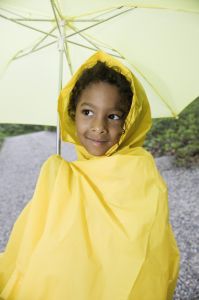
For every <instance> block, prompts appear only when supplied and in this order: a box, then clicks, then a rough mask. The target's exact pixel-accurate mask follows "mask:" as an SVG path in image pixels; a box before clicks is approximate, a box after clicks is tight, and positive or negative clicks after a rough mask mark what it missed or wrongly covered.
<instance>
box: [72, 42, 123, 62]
mask: <svg viewBox="0 0 199 300" xmlns="http://www.w3.org/2000/svg"><path fill="white" fill-rule="evenodd" d="M67 42H68V43H69V44H74V45H77V46H79V47H83V48H86V49H89V50H92V51H96V49H95V48H91V47H89V46H85V45H82V44H79V43H76V42H72V41H69V40H67ZM112 50H113V51H115V50H114V49H112ZM116 52H117V51H116ZM106 53H107V54H109V55H112V56H114V57H117V58H121V59H124V57H122V56H120V55H115V54H112V53H109V52H106Z"/></svg>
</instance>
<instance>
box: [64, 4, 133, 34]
mask: <svg viewBox="0 0 199 300" xmlns="http://www.w3.org/2000/svg"><path fill="white" fill-rule="evenodd" d="M135 8H136V7H133V8H130V9H127V10H125V11H122V12H120V13H119V14H116V15H114V16H111V17H109V18H107V19H105V20H102V21H100V22H98V23H97V24H93V25H91V26H88V27H85V28H83V29H80V30H79V31H77V32H76V33H72V34H69V35H66V36H65V38H68V37H71V36H74V35H76V34H79V33H80V32H83V31H85V30H87V29H90V28H93V27H95V26H97V25H99V24H102V23H104V22H107V21H109V20H111V19H113V18H116V17H118V16H120V15H122V14H124V13H127V12H129V11H131V10H133V9H135Z"/></svg>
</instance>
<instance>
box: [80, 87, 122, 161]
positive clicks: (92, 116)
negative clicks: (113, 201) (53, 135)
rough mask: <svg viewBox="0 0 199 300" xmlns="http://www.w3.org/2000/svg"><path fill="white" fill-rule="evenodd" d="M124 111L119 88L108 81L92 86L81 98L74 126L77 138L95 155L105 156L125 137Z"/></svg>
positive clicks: (85, 90) (83, 92)
mask: <svg viewBox="0 0 199 300" xmlns="http://www.w3.org/2000/svg"><path fill="white" fill-rule="evenodd" d="M124 121H125V109H124V108H123V107H122V101H121V96H120V94H119V91H118V88H117V86H115V85H111V84H109V83H106V82H97V83H91V84H90V85H88V86H87V87H86V88H85V89H84V90H83V91H82V93H81V95H80V98H79V99H78V103H77V107H76V113H75V124H76V131H77V137H78V139H79V141H80V143H81V144H82V145H83V146H84V147H85V148H86V150H87V151H88V152H89V153H90V154H92V155H95V156H100V155H104V154H105V153H106V151H107V150H108V149H109V148H111V147H112V146H113V145H115V144H116V143H117V142H118V141H119V139H120V136H121V134H122V129H123V125H124Z"/></svg>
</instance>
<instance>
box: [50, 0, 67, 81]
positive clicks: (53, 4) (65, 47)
mask: <svg viewBox="0 0 199 300" xmlns="http://www.w3.org/2000/svg"><path fill="white" fill-rule="evenodd" d="M50 2H51V6H52V10H53V13H54V16H55V20H56V23H57V27H58V30H59V34H60V38H61V39H62V38H63V36H62V33H61V29H60V23H59V20H58V18H57V14H56V11H57V13H58V14H59V16H60V13H59V11H58V9H57V7H56V5H55V2H54V1H53V0H51V1H50ZM54 6H55V7H54ZM55 9H56V11H55ZM61 20H62V19H61ZM62 21H64V20H62ZM64 22H65V21H64ZM63 41H64V54H65V56H66V60H67V62H68V65H69V69H70V73H71V75H72V74H73V70H72V64H71V60H70V54H69V48H68V44H67V41H65V39H64V40H63Z"/></svg>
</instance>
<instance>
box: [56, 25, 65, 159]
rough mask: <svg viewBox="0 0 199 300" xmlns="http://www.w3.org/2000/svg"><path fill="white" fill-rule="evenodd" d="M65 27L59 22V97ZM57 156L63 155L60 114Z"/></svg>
mask: <svg viewBox="0 0 199 300" xmlns="http://www.w3.org/2000/svg"><path fill="white" fill-rule="evenodd" d="M64 25H65V21H64V20H61V21H60V22H59V28H60V36H59V41H58V50H59V79H58V96H59V94H60V92H61V89H62V78H63V56H64ZM57 154H58V155H61V133H60V122H59V115H58V114H57Z"/></svg>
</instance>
